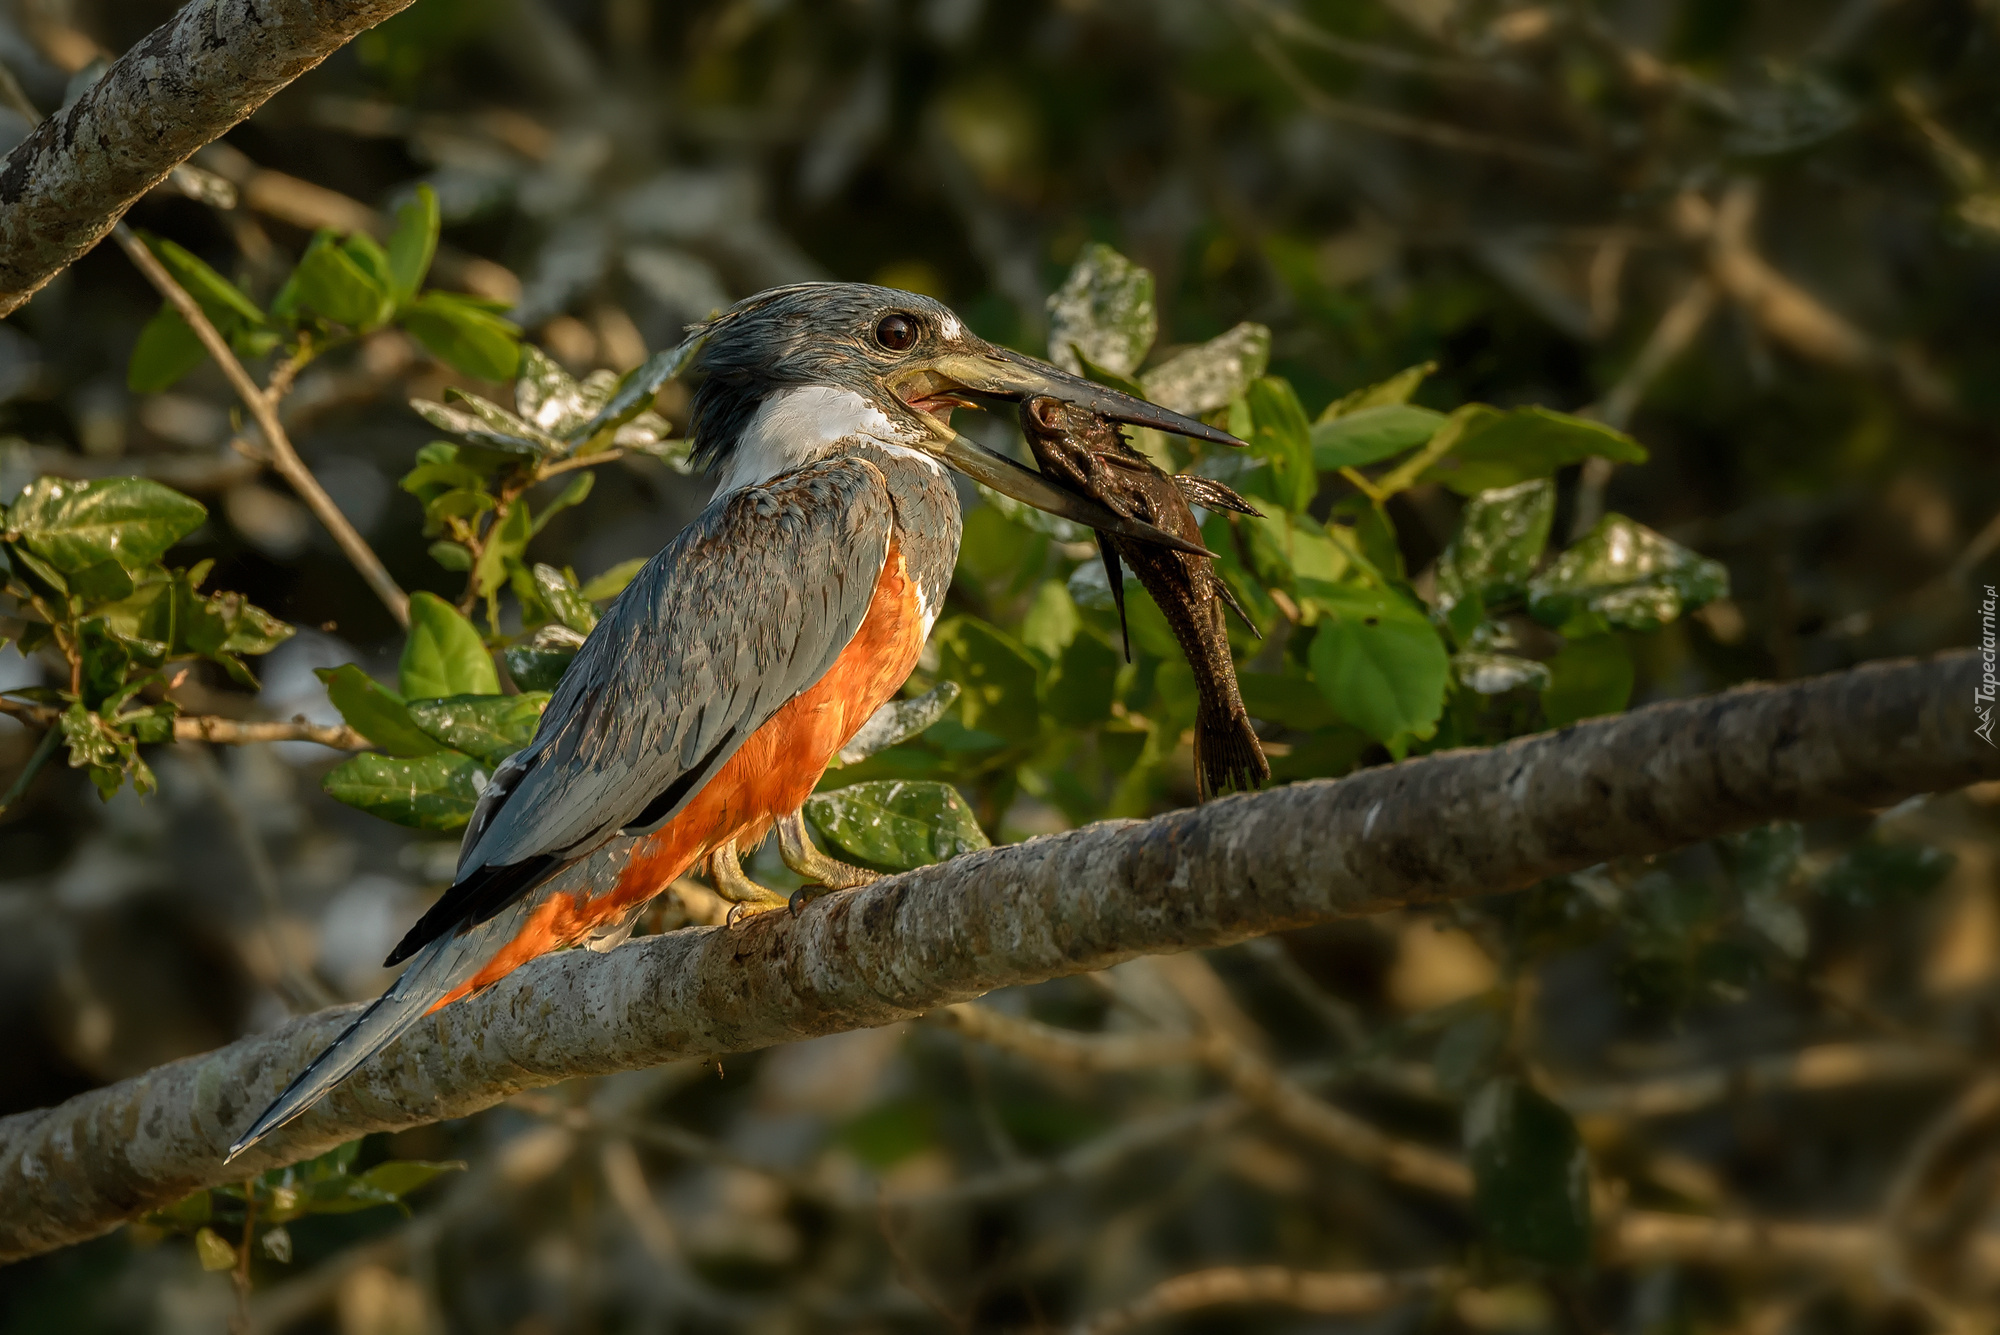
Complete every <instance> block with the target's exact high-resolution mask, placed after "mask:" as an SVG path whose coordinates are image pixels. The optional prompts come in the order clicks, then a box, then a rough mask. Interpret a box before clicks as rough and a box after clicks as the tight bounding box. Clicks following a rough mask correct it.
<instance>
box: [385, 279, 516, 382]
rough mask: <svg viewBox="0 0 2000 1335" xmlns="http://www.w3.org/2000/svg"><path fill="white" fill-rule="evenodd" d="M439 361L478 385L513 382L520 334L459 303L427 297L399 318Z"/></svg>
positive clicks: (436, 295)
mask: <svg viewBox="0 0 2000 1335" xmlns="http://www.w3.org/2000/svg"><path fill="white" fill-rule="evenodd" d="M399 319H400V321H401V323H402V325H403V327H404V328H405V329H408V330H409V331H410V335H411V336H412V337H413V338H415V339H416V340H417V342H419V343H421V344H423V345H424V347H425V348H426V349H428V350H429V351H430V353H431V355H432V356H434V357H436V358H437V359H438V360H439V361H441V362H443V363H445V364H446V365H447V366H450V367H452V368H453V369H454V370H458V371H462V372H464V373H465V374H466V375H469V376H477V377H478V378H480V379H482V380H512V379H513V378H514V373H515V371H516V370H518V369H519V368H520V365H521V330H520V326H518V325H516V324H514V323H513V322H512V321H510V320H503V319H501V318H500V317H499V316H497V315H494V314H493V313H492V312H490V311H486V310H482V309H481V308H480V307H478V306H476V305H474V304H472V303H471V302H470V301H467V300H465V299H463V298H460V297H455V296H452V295H450V294H449V293H444V292H427V293H425V294H424V295H423V296H421V297H418V298H417V299H416V300H415V301H413V302H411V303H410V304H409V305H407V306H405V307H404V308H403V310H402V312H401V314H400V316H399Z"/></svg>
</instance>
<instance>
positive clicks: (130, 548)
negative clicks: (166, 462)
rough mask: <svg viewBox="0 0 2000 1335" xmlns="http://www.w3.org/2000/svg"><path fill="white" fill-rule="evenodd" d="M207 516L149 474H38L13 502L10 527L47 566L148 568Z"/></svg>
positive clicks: (67, 568)
mask: <svg viewBox="0 0 2000 1335" xmlns="http://www.w3.org/2000/svg"><path fill="white" fill-rule="evenodd" d="M207 517H208V511H207V510H205V509H203V508H202V507H201V506H200V505H199V504H198V503H197V502H195V501H192V500H189V499H188V498H187V497H185V496H183V495H181V494H180V493H179V492H177V491H175V490H173V489H172V488H171V487H163V486H161V485H160V484H159V483H157V482H153V481H149V480H148V479H146V478H140V477H107V478H100V479H99V480H97V481H95V482H73V481H70V480H69V479H67V478H53V477H42V478H36V479H35V480H34V481H33V482H31V483H29V484H28V487H27V489H26V490H25V491H23V492H22V493H21V494H20V496H19V497H17V498H16V499H15V501H14V504H13V505H12V506H11V507H10V508H9V509H8V512H7V526H8V527H9V528H10V529H13V530H14V531H15V532H17V533H19V534H20V535H21V541H22V542H23V543H25V544H26V545H27V547H28V548H29V549H30V550H31V551H33V552H34V553H35V554H36V555H37V556H40V557H41V558H43V559H44V560H46V561H47V562H48V563H49V564H50V565H51V566H53V567H55V568H56V569H58V570H61V571H65V572H69V573H74V572H77V571H81V570H84V569H86V568H87V567H90V566H94V565H97V564H98V563H99V562H102V561H116V562H117V563H118V564H119V565H121V566H123V567H124V568H125V569H127V570H138V569H140V568H142V567H144V566H148V565H151V564H152V563H153V562H155V561H157V560H159V559H160V557H161V556H163V555H165V554H166V551H167V549H168V548H169V547H172V546H173V545H174V544H175V543H177V542H179V541H180V540H181V539H182V538H185V537H186V536H187V535H188V534H190V533H192V532H194V531H195V529H197V528H199V527H200V526H201V523H202V521H203V520H204V519H206V518H207Z"/></svg>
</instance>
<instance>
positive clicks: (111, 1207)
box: [0, 653, 2000, 1260]
mask: <svg viewBox="0 0 2000 1335" xmlns="http://www.w3.org/2000/svg"><path fill="white" fill-rule="evenodd" d="M1979 672H1980V667H1979V662H1978V659H1977V657H1976V656H1974V655H1972V654H1967V653H1960V654H1954V655H1949V656H1946V657H1942V658H1938V659H1934V660H1930V661H1926V662H1912V661H1900V662H1891V663H1881V664H1874V665H1870V666H1867V667H1863V668H1859V669H1856V670H1854V671H1850V672H1843V673H1837V674H1834V675H1831V676H1827V677H1821V678H1817V679H1814V680H1810V681H1803V682H1796V683H1789V684H1786V685H1782V686H1752V687H1745V688H1741V689H1738V690H1734V691H1729V692H1726V693H1724V694H1721V695H1716V696H1708V697H1703V698H1700V699H1695V700H1687V701H1679V702H1674V703H1669V704H1662V705H1655V706H1653V707H1651V708H1647V709H1642V710H1638V711H1636V712H1634V713H1631V714H1627V715H1622V716H1618V717H1613V718H1605V719H1598V720H1593V721H1591V722H1588V723H1583V724H1579V725H1577V726H1575V727H1571V728H1567V729H1564V730H1563V731H1561V732H1556V733H1549V734H1544V735H1542V736H1537V737H1528V738H1522V739H1519V740H1517V741H1514V742H1511V743H1508V744H1507V745H1505V746H1501V747H1496V748H1494V749H1492V750H1489V751H1461V752H1450V753H1445V754H1440V755H1435V756H1429V757H1425V758H1423V759H1420V760H1412V761H1407V762H1405V763H1403V764H1399V765H1391V766H1385V767H1383V768H1381V769H1375V770H1369V771H1365V772H1363V773H1361V774H1357V775H1354V776H1352V777H1350V778H1347V779H1342V780H1339V781H1335V782H1327V781H1317V782H1309V783H1297V784H1293V785H1290V786H1289V787H1284V788H1278V789H1274V790H1271V791H1269V792H1264V793H1257V794H1252V795H1248V796H1238V797H1229V798H1224V799H1221V800H1219V801H1215V802H1211V803H1208V804H1207V805H1205V806H1202V807H1199V808H1197V809H1194V810H1191V811H1177V812H1172V813H1170V814H1168V815H1164V816H1160V817H1158V818H1156V819H1153V820H1150V821H1137V822H1134V821H1125V822H1119V821H1106V822H1103V823H1100V824H1097V825H1093V826H1091V827H1089V828H1088V829H1083V830H1078V831H1074V832H1071V833H1068V834H1063V835H1056V836H1052V837H1048V838H1042V839H1035V840H1031V841H1029V842H1027V843H1025V844H1018V845H1013V846H1009V847H1004V848H996V849H991V850H987V851H983V852H979V853H972V854H968V855H966V856H964V857H960V858H954V859H953V860H952V861H950V862H948V863H944V864H942V865H939V866H935V867H927V868H923V869H920V870H918V871H914V872H909V873H905V874H903V875H900V876H894V877H890V878H887V879H885V880H883V881H880V882H877V883H876V884H874V885H872V886H869V887H867V888H865V889H862V890H859V891H855V892H853V893H850V894H843V895H839V896H834V897H830V898H828V899H825V900H822V901H820V902H819V903H816V904H814V905H812V906H811V907H810V908H808V909H807V910H806V911H805V912H804V913H803V914H801V915H800V916H799V917H798V918H796V919H794V918H792V917H791V916H790V915H788V914H784V913H774V914H767V915H764V916H761V917H758V918H754V919H751V920H750V921H749V922H747V923H745V924H743V925H740V926H738V927H736V928H735V929H727V928H696V929H689V930H683V931H678V932H670V933H667V934H665V935H661V936H653V937H646V938H643V939H641V940H638V941H635V942H632V943H630V944H627V945H625V946H622V947H620V948H619V949H617V950H615V951H612V952H610V953H609V954H607V955H604V956H601V957H600V956H598V955H594V954H591V953H590V952H588V951H581V950H574V951H564V952H561V953H560V954H556V955H553V956H549V957H546V958H543V959H539V960H536V961H534V962H533V963H531V964H529V965H528V966H526V967H525V968H522V969H521V970H519V971H517V972H516V973H514V974H513V975H511V976H510V977H508V978H507V979H506V980H505V981H503V982H501V983H500V984H498V985H497V986H495V987H493V988H492V989H491V990H489V991H487V992H486V993H483V994H481V995H480V996H478V997H474V998H471V999H468V1000H466V1001H463V1002H459V1003H458V1004H456V1005H453V1006H451V1007H449V1008H448V1009H446V1010H444V1011H442V1012H440V1013H439V1014H438V1015H437V1017H436V1018H435V1019H434V1020H433V1021H432V1022H430V1023H428V1024H426V1025H424V1026H422V1027H420V1028H418V1029H416V1030H413V1031H412V1032H411V1033H409V1034H408V1035H406V1036H405V1037H404V1038H403V1039H401V1040H400V1041H399V1042H397V1043H396V1044H394V1045H393V1046H391V1047H390V1048H388V1049H386V1050H385V1051H384V1052H383V1053H382V1054H381V1055H380V1056H379V1057H378V1058H377V1059H375V1060H374V1061H372V1062H370V1063H369V1064H368V1065H366V1066H364V1067H363V1068H362V1069H361V1070H360V1071H359V1072H357V1073H356V1074H355V1075H354V1076H353V1077H352V1078H351V1079H350V1080H348V1082H347V1083H346V1084H344V1085H343V1086H342V1087H341V1088H339V1089H337V1090H336V1091H335V1092H334V1093H333V1094H332V1095H330V1096H329V1097H328V1098H327V1099H325V1100H324V1101H323V1102H322V1103H321V1104H320V1105H319V1106H318V1107H317V1108H315V1109H314V1110H313V1111H312V1112H310V1113H308V1114H307V1115H306V1116H305V1117H303V1118H301V1119H300V1120H299V1121H298V1122H296V1123H294V1124H293V1125H292V1126H291V1127H290V1128H288V1129H287V1130H286V1131H284V1132H283V1133H281V1134H279V1135H277V1136H274V1137H273V1138H272V1139H271V1140H270V1141H267V1142H265V1143H264V1144H261V1145H258V1146H257V1147H255V1148H254V1149H252V1150H251V1151H250V1152H249V1153H248V1154H246V1155H245V1156H244V1161H243V1162H240V1163H236V1164H232V1165H230V1167H229V1169H228V1170H227V1172H226V1173H225V1170H224V1169H223V1163H222V1156H223V1154H224V1152H225V1151H226V1148H227V1146H228V1145H229V1143H230V1141H231V1140H232V1139H233V1138H234V1137H235V1136H236V1134H237V1133H239V1132H240V1131H241V1130H242V1128H243V1127H244V1126H245V1125H246V1124H247V1123H248V1122H249V1120H250V1119H251V1118H252V1117H254V1116H255V1115H256V1113H257V1112H258V1111H259V1110H260V1109H262V1108H263V1107H264V1106H265V1104H266V1103H267V1102H268V1101H269V1100H270V1098H271V1097H272V1096H273V1095H275V1094H276V1093H277V1092H278V1090H279V1089H280V1088H281V1087H282V1086H283V1085H284V1083H285V1082H286V1081H287V1080H289V1079H290V1078H291V1077H292V1075H293V1074H295V1073H296V1072H297V1071H298V1070H299V1069H300V1068H301V1067H302V1066H303V1065H304V1064H305V1062H306V1061H307V1060H308V1059H309V1058H310V1057H311V1056H312V1055H313V1054H314V1053H316V1052H317V1051H318V1050H319V1049H320V1048H321V1047H323V1046H324V1045H325V1044H326V1043H328V1042H330V1041H331V1040H332V1039H333V1038H334V1037H335V1036H336V1035H337V1034H339V1032H340V1031H341V1029H342V1028H343V1027H344V1026H345V1025H346V1024H347V1022H348V1021H349V1020H350V1019H351V1018H352V1015H353V1008H351V1007H343V1008H337V1009H334V1010H328V1011H321V1012H319V1013H317V1014H315V1015H309V1016H304V1017H301V1018H299V1019H297V1020H295V1021H293V1022H291V1023H290V1024H287V1025H285V1026H284V1027H283V1028H281V1029H278V1030H276V1031H274V1032H272V1033H269V1034H260V1035H255V1036H252V1037H249V1038H244V1039H241V1040H239V1041H237V1042H235V1043H232V1044H230V1045H229V1046H228V1047H225V1048H222V1049H220V1050H218V1051H216V1052H212V1053H208V1054H206V1055H204V1056H199V1057H192V1058H188V1059H186V1060H183V1061H179V1062H175V1063H172V1064H170V1065H167V1066H163V1067H160V1068H158V1069H156V1070H154V1071H152V1072H149V1073H148V1074H146V1075H143V1076H139V1077H136V1078H134V1079H131V1080H126V1081H123V1082H121V1083H119V1084H116V1085H111V1086H107V1087H105V1088H103V1089H98V1090H93V1091H91V1092H90V1093H87V1094H83V1095H79V1096H78V1097H76V1098H74V1099H71V1100H69V1101H68V1102H66V1103H64V1104H62V1105H60V1106H58V1107H56V1108H50V1109H44V1110H40V1111H36V1112H29V1113H21V1114H17V1115H15V1116H13V1117H9V1118H6V1119H4V1120H0V1200H5V1201H7V1202H8V1203H9V1209H8V1210H7V1211H6V1212H5V1217H4V1218H0V1260H3V1259H9V1258H13V1257H19V1256H25V1255H29V1254H32V1253H36V1252H41V1251H46V1250H49V1249H51V1248H55V1247H60V1246H63V1245H65V1244H68V1243H72V1242H76V1241H80V1240H82V1239H84V1238H89V1237H93V1236H95V1235H97V1234H100V1233H103V1232H106V1231H108V1230H110V1229H112V1228H114V1227H116V1226H117V1224H118V1223H119V1222H120V1221H122V1220H125V1219H129V1218H131V1217H133V1216H135V1215H137V1214H139V1213H141V1212H143V1211H146V1210H149V1209H153V1208H157V1207H159V1206H162V1205H165V1204H168V1203H170V1202H172V1201H174V1200H177V1199H179V1198H180V1197H181V1196H183V1195H185V1194H186V1193H188V1192H189V1191H192V1190H194V1189H196V1188H198V1187H203V1186H209V1185H213V1184H216V1183H219V1182H222V1181H224V1180H226V1179H240V1178H241V1177H243V1176H244V1175H246V1174H250V1173H255V1172H259V1171H262V1170H263V1169H265V1168H269V1167H273V1166H275V1165H278V1164H284V1163H290V1162H294V1161H296V1160H299V1159H302V1158H305V1157H307V1156H309V1155H313V1154H317V1153H319V1152H321V1151H323V1150H325V1149H327V1148H329V1147H331V1146H333V1145H337V1144H340V1143H342V1142H344V1141H347V1140H351V1139H353V1138H354V1137H356V1136H359V1135H362V1134H364V1133H367V1132H371V1131H387V1130H393V1129H396V1128H400V1127H407V1126H413V1125H417V1124H420V1123H424V1122H431V1121H437V1120H440V1119H443V1118H448V1117H460V1116H464V1115H466V1114H468V1113H472V1112H476V1111H478V1110H479V1109H481V1108H486V1107H490V1106H492V1105H493V1104H494V1103H497V1102H499V1101H500V1100H501V1099H504V1098H506V1097H508V1096H509V1095H511V1094H514V1093H516V1092H518V1091H520V1090H523V1089H529V1088H533V1087H537V1086H542V1085H548V1084H553V1083H555V1082H557V1081H560V1080H565V1079H568V1078H570V1077H573V1076H581V1075H597V1074H604V1073H608V1072H613V1071H621V1070H629V1069H633V1068H636V1067H643V1066H651V1065H655V1064H657V1063H660V1062H665V1061H672V1060H676V1059H682V1058H690V1057H706V1056H710V1055H713V1054H721V1053H731V1052H742V1051H746V1050H750V1049H755V1048H761V1047H766V1046H769V1045H771V1044H774V1043H783V1042H789V1041H793V1040H796V1039H802V1038H810V1037H815V1036H818V1035H822V1034H829V1033H835V1032H839V1031H842V1030H849V1029H857V1028H864V1027H868V1026H874V1025H882V1024H888V1023H891V1022H893V1021H898V1020H904V1019H908V1018H910V1017H911V1016H913V1015H918V1014H921V1013H923V1012H925V1011H928V1010H932V1009H936V1008H939V1007H944V1006H949V1005H951V1004H953V1003H955V1002H959V1001H964V1000H967V999H969V998H972V997H975V996H978V995H980V994H982V993H984V992H988V991H991V990H992V989H994V988H1000V987H1008V986H1012V985H1015V984H1020V983H1028V982H1034V981H1038V980H1041V979H1045V978H1052V977H1056V976H1060V975H1066V974H1074V973H1080V972H1084V971H1088V970H1094V969H1102V968H1105V967H1107V966H1109V965H1112V964H1115V963H1118V962H1119V961H1121V960H1126V959H1130V958H1133V957H1134V956H1137V955H1142V954H1148V953H1159V952H1168V951H1178V950H1188V949H1195V948H1200V947H1206V946H1217V945H1224V944H1227V943H1229V942H1233V941H1241V940H1244V939H1245V938H1248V937H1253V936H1259V935H1264V934H1266V933H1270V932H1274V931H1281V930H1285V929H1288V928H1296V927H1304V926H1308V925H1311V924H1314V923H1320V922H1325V921H1328V920H1329V919H1333V918H1338V917H1344V916H1352V915H1356V914H1366V913H1377V912H1381V911H1383V910H1386V909H1390V908H1395V907H1398V906H1401V905H1411V904H1428V903H1436V902H1439V901H1442V900H1447V899H1452V898H1459V897H1467V896H1472V895H1482V894H1494V893H1498V892H1502V891H1507V890H1515V889H1520V888H1523V887H1525V886H1529V885H1532V884H1534V883H1536V882H1537V881H1540V880H1542V879H1544V878H1546V877H1548V876H1551V875H1555V874H1559V873H1562V872H1566V871H1572V870H1575V869H1578V868H1581V867H1586V866H1590V865H1592V864H1595V863H1597V862H1600V861H1603V860H1605V859H1607V858H1610V857H1614V856H1621V855H1638V854H1647V853H1657V852H1665V851H1667V850H1670V849H1674V848H1678V847H1682V846H1684V845H1687V844H1690V843H1694V842H1697V841H1699V840H1702V839H1707V838H1710V837H1713V836H1715V835H1719V834H1723V833H1727V832H1729V831H1733V830H1739V829H1744V828H1747V827H1750V826H1753V825H1758V824H1762V823H1765V822H1768V821H1772V820H1778V819H1808V818H1817V817H1827V816H1836V815H1845V814H1856V813H1864V812H1867V811H1871V810H1876V809H1879V808H1881V807H1884V806H1888V805H1890V804H1892V803H1895V802H1898V801H1901V800H1903V799H1905V798H1908V797H1911V796H1914V795H1917V794H1921V793H1931V792H1938V791H1943V790H1947V789H1953V788H1958V787H1962V786H1965V785H1967V784H1971V783H1976V782H1979V781H1982V780H1987V779H1993V778H2000V749H1995V748H1993V747H1991V746H1989V745H1988V744H1987V743H1986V742H1985V741H1983V740H1981V739H1980V738H1979V737H1977V736H1975V735H1974V733H1973V731H1972V729H1973V724H1974V718H1973V713H1972V708H1971V706H1972V700H1973V691H1974V687H1975V684H1976V683H1977V682H1978V680H1979ZM623 856H625V855H624V854H623V853H610V852H607V853H601V854H598V855H595V856H593V857H592V858H590V859H587V860H586V861H584V862H583V863H580V864H577V865H576V866H575V867H573V868H572V869H570V870H569V871H567V872H565V873H563V876H562V878H561V884H565V885H569V886H572V887H573V886H577V885H582V884H587V883H590V882H593V881H596V882H598V883H604V882H605V881H606V880H607V879H608V878H609V877H610V876H612V875H615V873H616V872H617V870H618V869H619V862H620V860H621V859H622V857H623ZM1704 1222H1706V1221H1704Z"/></svg>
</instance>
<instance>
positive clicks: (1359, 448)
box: [1312, 403, 1444, 472]
mask: <svg viewBox="0 0 2000 1335" xmlns="http://www.w3.org/2000/svg"><path fill="white" fill-rule="evenodd" d="M1443 425H1444V414H1443V413H1439V412H1432V411H1431V410H1430V409H1429V408H1416V407H1412V406H1410V405H1409V404H1406V403H1384V404H1378V405H1376V406H1375V407H1372V408H1362V409H1360V410H1359V411H1357V412H1353V413H1349V414H1346V415H1344V416H1340V417H1333V418H1326V417H1322V418H1320V420H1319V421H1317V422H1315V423H1313V427H1312V460H1313V466H1314V467H1315V468H1318V469H1321V470H1323V471H1327V472H1331V471H1332V470H1334V469H1336V468H1359V467H1360V466H1361V465H1363V464H1372V463H1380V462H1381V461H1382V460H1384V459H1388V458H1391V457H1393V456H1395V455H1398V454H1402V453H1403V452H1404V451H1406V450H1414V449H1416V448H1417V446H1419V445H1422V444H1423V443H1424V442H1426V441H1428V440H1429V439H1430V438H1431V437H1432V436H1435V435H1436V434H1437V430H1438V428H1439V427H1441V426H1443Z"/></svg>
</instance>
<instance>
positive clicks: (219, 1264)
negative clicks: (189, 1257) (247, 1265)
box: [194, 1227, 236, 1270]
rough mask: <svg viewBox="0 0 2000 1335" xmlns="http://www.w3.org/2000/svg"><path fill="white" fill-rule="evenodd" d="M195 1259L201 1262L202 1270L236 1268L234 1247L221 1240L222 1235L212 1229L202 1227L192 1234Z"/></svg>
mask: <svg viewBox="0 0 2000 1335" xmlns="http://www.w3.org/2000/svg"><path fill="white" fill-rule="evenodd" d="M194 1254H195V1259H196V1260H198V1261H200V1262H201V1268H202V1269H203V1270H233V1269H235V1268H236V1249H235V1248H234V1247H232V1246H230V1245H229V1244H228V1243H226V1242H224V1241H223V1240H222V1235H221V1234H220V1233H217V1232H216V1231H215V1230H214V1229H212V1228H208V1227H203V1228H200V1229H198V1230H196V1232H195V1235H194Z"/></svg>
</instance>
